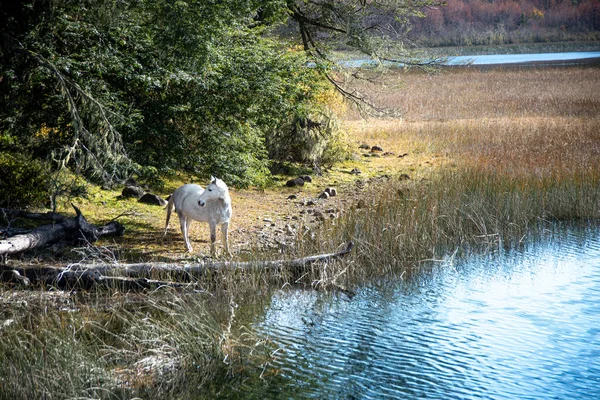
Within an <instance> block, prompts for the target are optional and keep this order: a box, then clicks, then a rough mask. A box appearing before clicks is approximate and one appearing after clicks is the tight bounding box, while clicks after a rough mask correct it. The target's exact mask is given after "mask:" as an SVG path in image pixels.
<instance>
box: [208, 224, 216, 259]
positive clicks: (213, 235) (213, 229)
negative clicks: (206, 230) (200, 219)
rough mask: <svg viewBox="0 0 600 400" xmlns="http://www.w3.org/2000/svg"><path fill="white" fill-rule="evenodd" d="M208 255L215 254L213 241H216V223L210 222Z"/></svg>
mask: <svg viewBox="0 0 600 400" xmlns="http://www.w3.org/2000/svg"><path fill="white" fill-rule="evenodd" d="M209 225H210V255H211V257H214V255H215V242H216V241H217V224H215V223H214V222H210V223H209Z"/></svg>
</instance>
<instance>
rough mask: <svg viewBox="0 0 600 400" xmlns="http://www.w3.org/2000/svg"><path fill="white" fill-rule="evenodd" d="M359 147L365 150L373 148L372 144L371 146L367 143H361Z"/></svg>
mask: <svg viewBox="0 0 600 400" xmlns="http://www.w3.org/2000/svg"><path fill="white" fill-rule="evenodd" d="M358 148H359V149H363V150H369V149H370V148H371V146H369V145H368V144H366V143H363V144H361V145H360V146H358Z"/></svg>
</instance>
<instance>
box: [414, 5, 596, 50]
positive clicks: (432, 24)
mask: <svg viewBox="0 0 600 400" xmlns="http://www.w3.org/2000/svg"><path fill="white" fill-rule="evenodd" d="M424 13H425V18H424V19H420V20H415V21H413V31H412V35H413V38H415V39H418V40H419V41H422V42H425V43H427V44H431V45H463V46H464V45H481V44H505V43H524V42H545V41H556V40H590V39H591V40H596V39H598V37H599V36H600V35H599V32H600V1H598V0H582V1H570V0H569V1H567V0H526V1H515V0H448V1H447V2H446V4H445V5H444V6H441V7H436V8H428V9H426V10H425V11H424Z"/></svg>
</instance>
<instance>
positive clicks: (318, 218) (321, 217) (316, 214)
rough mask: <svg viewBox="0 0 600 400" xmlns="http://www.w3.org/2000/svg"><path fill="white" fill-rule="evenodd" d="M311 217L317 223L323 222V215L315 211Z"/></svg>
mask: <svg viewBox="0 0 600 400" xmlns="http://www.w3.org/2000/svg"><path fill="white" fill-rule="evenodd" d="M313 216H314V217H315V218H316V219H317V220H318V221H325V215H324V214H323V213H322V212H321V211H315V213H314V214H313Z"/></svg>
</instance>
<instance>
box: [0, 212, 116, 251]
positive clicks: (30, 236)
mask: <svg viewBox="0 0 600 400" xmlns="http://www.w3.org/2000/svg"><path fill="white" fill-rule="evenodd" d="M73 208H74V209H75V212H76V214H77V215H76V216H75V217H72V218H68V217H65V216H62V215H60V214H56V213H44V214H38V213H30V212H26V211H20V210H9V209H0V215H4V216H5V217H6V218H17V217H20V218H28V219H37V220H50V221H54V223H53V224H49V225H42V226H39V227H37V228H35V229H34V230H32V231H29V232H22V231H16V232H13V233H17V234H15V235H14V236H10V237H8V238H5V239H2V240H0V255H3V254H15V253H21V252H24V251H27V250H32V249H36V248H39V247H43V246H46V245H49V244H52V243H57V242H65V243H70V244H80V243H86V242H87V243H93V242H95V241H96V240H98V238H100V237H101V236H110V235H113V236H121V235H123V232H124V231H125V228H124V227H123V225H121V224H120V223H118V222H116V221H112V222H109V223H108V224H106V225H104V226H100V227H97V226H94V225H92V224H90V223H89V222H88V221H87V220H86V219H85V217H84V216H83V215H82V214H81V211H80V210H79V209H78V208H77V207H75V206H73ZM4 233H5V234H8V235H11V231H10V230H5V231H4Z"/></svg>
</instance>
